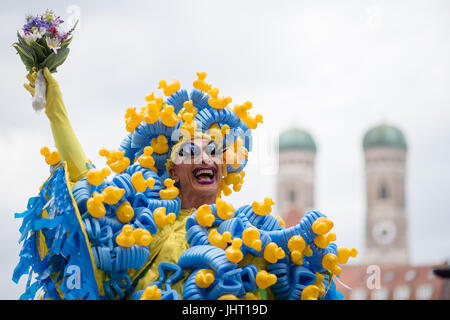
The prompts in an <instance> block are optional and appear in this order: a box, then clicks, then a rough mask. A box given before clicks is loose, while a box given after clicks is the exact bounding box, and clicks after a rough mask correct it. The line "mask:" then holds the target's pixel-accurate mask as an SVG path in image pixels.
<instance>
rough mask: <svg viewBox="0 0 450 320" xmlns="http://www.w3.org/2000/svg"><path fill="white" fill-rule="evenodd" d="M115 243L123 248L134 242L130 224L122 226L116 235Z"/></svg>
mask: <svg viewBox="0 0 450 320" xmlns="http://www.w3.org/2000/svg"><path fill="white" fill-rule="evenodd" d="M116 243H117V244H118V245H119V246H121V247H124V248H129V247H131V246H132V245H134V244H135V243H136V239H135V238H134V235H133V226H132V225H130V224H126V225H124V226H123V227H122V231H121V232H120V233H119V235H118V236H117V237H116Z"/></svg>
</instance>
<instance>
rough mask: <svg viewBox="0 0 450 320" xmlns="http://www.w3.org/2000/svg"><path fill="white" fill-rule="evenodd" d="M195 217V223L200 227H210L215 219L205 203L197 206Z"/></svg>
mask: <svg viewBox="0 0 450 320" xmlns="http://www.w3.org/2000/svg"><path fill="white" fill-rule="evenodd" d="M195 218H196V219H197V223H198V224H199V225H200V226H202V227H211V226H212V224H213V222H214V220H215V219H216V217H215V216H214V214H213V213H212V211H211V207H210V206H209V205H207V204H203V205H201V206H200V207H198V209H197V212H196V213H195Z"/></svg>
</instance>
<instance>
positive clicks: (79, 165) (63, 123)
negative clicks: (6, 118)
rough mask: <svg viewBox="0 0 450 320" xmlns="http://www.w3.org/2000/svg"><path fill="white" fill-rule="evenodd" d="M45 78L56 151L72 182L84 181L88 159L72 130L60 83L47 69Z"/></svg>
mask: <svg viewBox="0 0 450 320" xmlns="http://www.w3.org/2000/svg"><path fill="white" fill-rule="evenodd" d="M44 76H45V79H46V80H47V104H46V106H45V113H46V114H47V117H48V119H49V120H50V125H51V128H52V133H53V138H54V140H55V146H56V149H57V150H58V152H59V154H60V156H61V159H62V160H63V161H66V162H67V168H68V171H69V175H70V178H71V180H72V181H74V182H76V181H78V180H80V179H82V178H83V177H84V176H85V175H86V172H87V171H88V168H87V167H86V162H87V157H86V155H85V154H84V151H83V148H82V147H81V144H80V142H79V141H78V139H77V136H76V135H75V132H74V131H73V129H72V125H71V123H70V121H69V117H68V115H67V110H66V107H65V105H64V101H63V99H62V93H61V90H60V88H59V84H58V82H57V81H56V80H55V79H54V78H53V76H52V75H51V73H50V72H49V71H48V69H47V68H45V69H44Z"/></svg>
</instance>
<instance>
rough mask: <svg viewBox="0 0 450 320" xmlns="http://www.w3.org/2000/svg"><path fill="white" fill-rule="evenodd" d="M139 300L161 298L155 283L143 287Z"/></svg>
mask: <svg viewBox="0 0 450 320" xmlns="http://www.w3.org/2000/svg"><path fill="white" fill-rule="evenodd" d="M141 300H161V290H159V288H158V287H157V286H156V285H153V286H151V287H147V288H145V290H144V292H143V293H142V296H141Z"/></svg>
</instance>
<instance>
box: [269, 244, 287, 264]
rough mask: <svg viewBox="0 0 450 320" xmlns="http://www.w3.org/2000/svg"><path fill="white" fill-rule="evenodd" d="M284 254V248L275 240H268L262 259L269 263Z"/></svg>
mask: <svg viewBox="0 0 450 320" xmlns="http://www.w3.org/2000/svg"><path fill="white" fill-rule="evenodd" d="M285 256H286V253H285V252H284V250H283V249H282V248H280V247H278V245H277V244H276V243H275V242H270V243H269V244H267V245H266V247H265V248H264V259H266V260H267V261H268V262H270V263H276V262H277V261H278V259H283V258H284V257H285Z"/></svg>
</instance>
